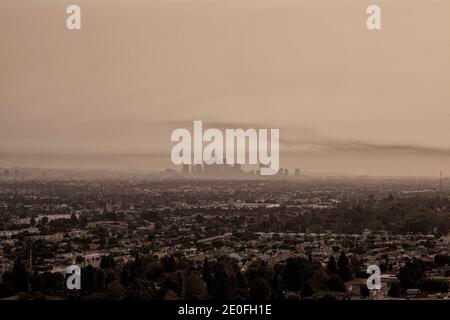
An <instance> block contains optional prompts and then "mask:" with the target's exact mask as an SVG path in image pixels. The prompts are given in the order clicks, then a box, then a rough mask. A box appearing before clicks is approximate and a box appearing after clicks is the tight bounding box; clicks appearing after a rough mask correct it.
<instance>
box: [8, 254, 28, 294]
mask: <svg viewBox="0 0 450 320" xmlns="http://www.w3.org/2000/svg"><path fill="white" fill-rule="evenodd" d="M12 283H13V285H14V287H15V288H16V290H17V291H19V292H26V291H28V278H27V270H26V268H25V265H24V264H23V263H22V260H21V259H17V260H16V262H15V263H14V266H13V270H12Z"/></svg>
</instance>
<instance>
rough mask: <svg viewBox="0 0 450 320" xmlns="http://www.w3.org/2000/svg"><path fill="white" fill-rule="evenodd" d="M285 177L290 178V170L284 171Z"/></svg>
mask: <svg viewBox="0 0 450 320" xmlns="http://www.w3.org/2000/svg"><path fill="white" fill-rule="evenodd" d="M284 175H285V176H286V177H289V169H284Z"/></svg>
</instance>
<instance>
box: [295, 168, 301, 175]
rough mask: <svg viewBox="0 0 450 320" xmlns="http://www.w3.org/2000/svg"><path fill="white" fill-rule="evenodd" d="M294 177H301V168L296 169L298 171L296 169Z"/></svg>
mask: <svg viewBox="0 0 450 320" xmlns="http://www.w3.org/2000/svg"><path fill="white" fill-rule="evenodd" d="M294 175H295V176H296V177H300V169H299V168H296V169H295V173H294Z"/></svg>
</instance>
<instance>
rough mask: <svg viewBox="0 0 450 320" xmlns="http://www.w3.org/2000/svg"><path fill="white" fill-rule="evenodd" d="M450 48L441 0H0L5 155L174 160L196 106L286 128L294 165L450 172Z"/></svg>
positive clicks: (446, 7) (49, 160) (236, 123)
mask: <svg viewBox="0 0 450 320" xmlns="http://www.w3.org/2000/svg"><path fill="white" fill-rule="evenodd" d="M73 3H75V4H78V5H80V7H81V9H82V30H81V31H68V30H67V29H66V27H65V20H66V17H67V14H66V13H65V10H66V7H67V6H68V5H69V4H73ZM370 4H378V5H380V7H381V9H382V30H381V31H375V32H374V31H372V32H371V31H369V30H367V28H366V18H367V14H366V8H367V6H368V5H370ZM449 57H450V2H449V1H448V0H420V1H418V0H395V1H392V0H386V1H380V0H371V1H366V0H351V1H350V0H341V1H335V0H110V1H101V0H76V1H75V0H71V1H63V0H39V1H34V0H26V1H25V0H2V1H1V2H0V152H2V153H4V154H3V156H0V166H14V165H27V166H29V165H35V166H41V167H52V166H55V167H67V166H69V167H109V168H122V169H123V168H135V169H143V168H147V169H150V168H163V167H168V166H170V158H169V153H170V149H171V147H172V145H173V143H171V142H170V133H171V132H172V130H174V129H176V128H178V127H188V128H191V126H192V122H193V120H203V121H204V122H206V123H207V124H208V123H209V124H210V125H211V126H222V127H230V126H231V127H253V126H260V127H269V128H280V129H281V132H280V134H281V138H282V141H283V143H282V145H281V159H280V160H281V165H282V166H287V167H291V168H293V167H300V168H302V169H303V170H306V171H321V172H343V173H356V174H377V175H437V174H438V172H439V170H440V169H441V168H442V169H444V170H445V171H447V172H450V59H449Z"/></svg>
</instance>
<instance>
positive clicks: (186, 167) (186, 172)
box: [181, 164, 189, 174]
mask: <svg viewBox="0 0 450 320" xmlns="http://www.w3.org/2000/svg"><path fill="white" fill-rule="evenodd" d="M181 173H182V174H189V165H188V164H183V168H182V169H181Z"/></svg>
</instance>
